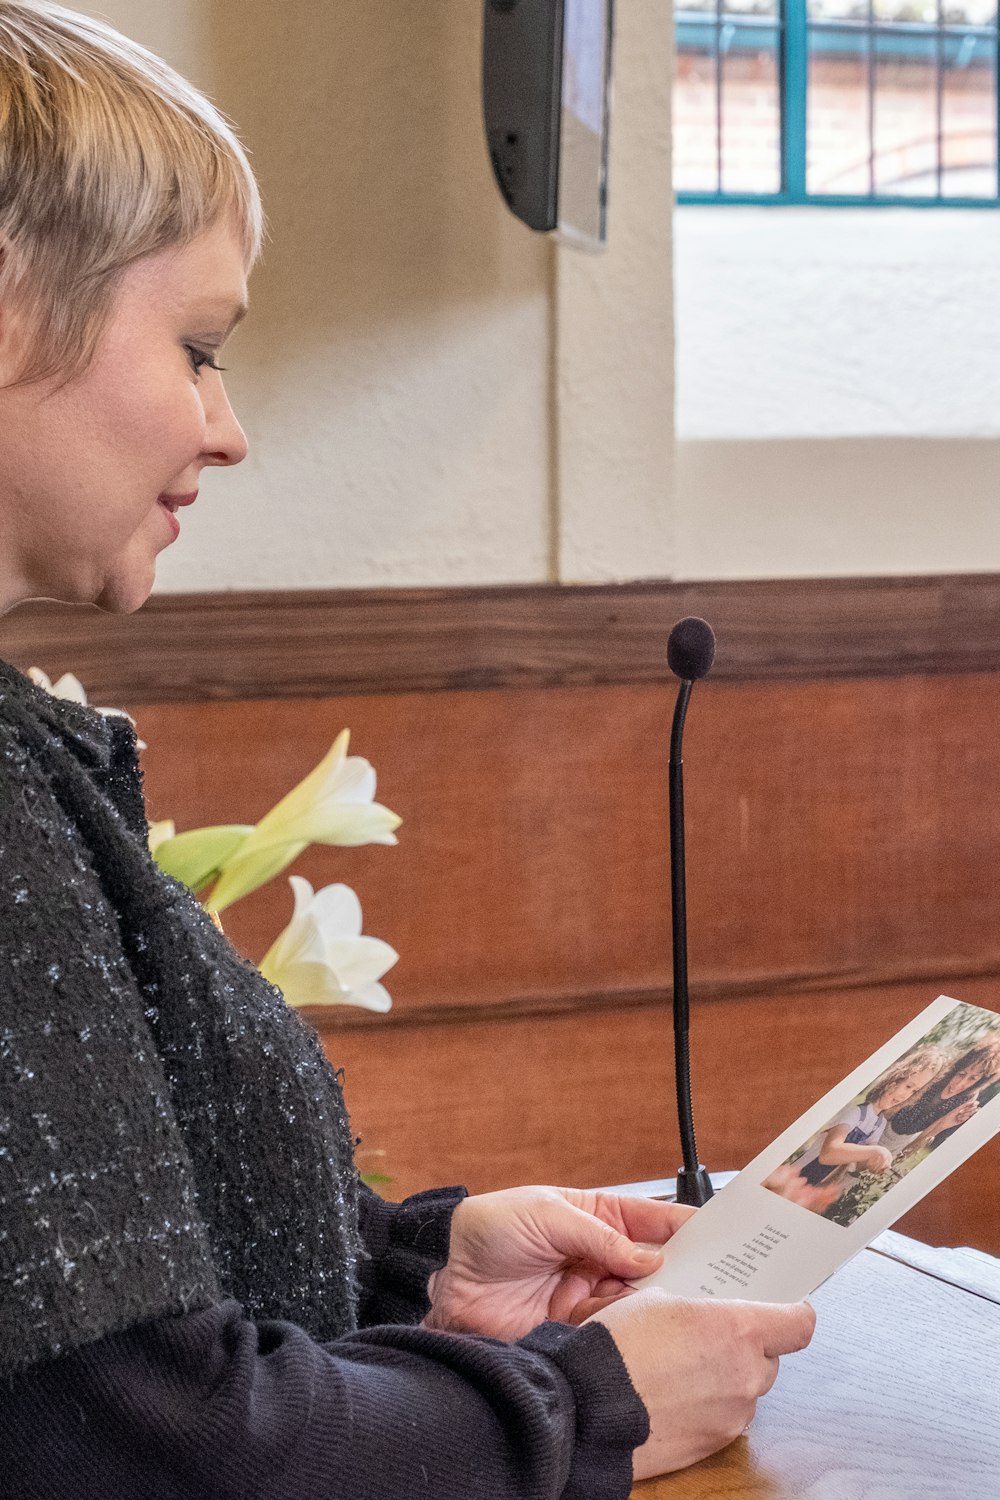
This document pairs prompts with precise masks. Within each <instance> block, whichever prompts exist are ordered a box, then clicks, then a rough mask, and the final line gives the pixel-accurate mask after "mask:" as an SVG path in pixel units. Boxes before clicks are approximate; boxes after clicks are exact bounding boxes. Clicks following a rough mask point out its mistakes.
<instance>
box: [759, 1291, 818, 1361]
mask: <svg viewBox="0 0 1000 1500" xmlns="http://www.w3.org/2000/svg"><path fill="white" fill-rule="evenodd" d="M746 1307H747V1311H748V1313H749V1315H750V1321H751V1323H752V1324H755V1325H756V1330H757V1333H758V1334H759V1336H760V1338H761V1342H762V1348H763V1353H764V1355H765V1357H766V1358H768V1359H775V1358H777V1356H778V1355H781V1354H795V1353H797V1352H798V1350H800V1349H804V1348H805V1347H806V1345H807V1344H808V1343H809V1340H810V1339H811V1338H812V1336H813V1330H814V1329H815V1327H816V1313H815V1311H814V1309H813V1308H812V1307H811V1306H810V1304H809V1303H808V1302H789V1303H778V1302H757V1303H747V1304H746Z"/></svg>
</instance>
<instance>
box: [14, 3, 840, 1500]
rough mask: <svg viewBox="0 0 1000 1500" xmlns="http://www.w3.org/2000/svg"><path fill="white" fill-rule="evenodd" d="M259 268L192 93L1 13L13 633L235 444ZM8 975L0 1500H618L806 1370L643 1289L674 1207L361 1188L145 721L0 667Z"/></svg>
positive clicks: (37, 21) (742, 1324) (228, 164)
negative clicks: (146, 786)
mask: <svg viewBox="0 0 1000 1500" xmlns="http://www.w3.org/2000/svg"><path fill="white" fill-rule="evenodd" d="M261 240H262V213H261V206H260V201H259V196H258V191H257V187H256V184H255V182H254V178H253V174H252V172H251V170H250V167H249V165H248V161H247V157H246V155H245V153H244V150H243V149H242V147H241V145H240V143H239V141H238V139H237V137H236V135H235V134H234V132H233V130H232V129H231V127H230V126H229V124H228V123H227V122H226V121H225V120H224V118H223V117H222V116H221V115H220V113H219V112H218V111H217V110H216V109H215V108H214V106H213V105H212V104H211V103H210V102H209V101H208V100H207V99H206V98H205V97H204V96H203V95H202V94H200V93H199V92H198V91H197V90H195V89H194V88H193V87H192V86H191V85H190V84H188V83H187V82H186V81H185V80H184V79H182V78H181V77H179V76H178V75H177V74H176V73H175V72H174V71H173V70H171V69H170V68H168V67H167V66H166V65H165V64H164V63H162V62H161V61H160V60H159V59H157V58H156V57H154V56H153V55H152V54H150V53H149V52H147V51H145V50H144V49H142V48H141V47H139V46H137V45H135V44H134V43H132V42H130V41H129V40H127V39H126V38H125V37H123V36H121V35H120V34H118V33H117V32H115V31H114V30H113V29H111V28H110V27H109V26H107V25H105V24H103V23H99V22H97V21H94V20H91V19H89V18H87V17H85V16H82V15H77V14H75V13H73V12H71V11H68V10H65V9H63V8H62V7H60V6H57V5H52V4H48V3H45V0H0V533H2V546H0V615H2V614H4V613H6V612H7V611H9V610H11V609H13V608H15V607H16V606H17V605H18V604H20V603H21V602H23V601H25V600H29V599H52V600H58V601H62V602H65V603H68V604H83V605H97V606H98V607H99V608H101V609H102V610H104V611H107V612H109V613H113V614H129V613H132V612H134V611H136V610H138V609H139V608H140V607H141V606H142V604H143V603H144V601H145V600H146V598H147V597H148V595H149V593H150V590H151V588H152V586H153V583H154V580H155V565H156V558H157V555H158V554H159V553H160V552H161V551H162V550H163V549H164V548H165V547H168V546H170V545H171V544H172V543H173V542H174V541H175V540H176V538H177V535H178V527H177V522H176V520H175V516H174V512H175V511H176V510H177V509H178V508H179V507H181V506H187V505H190V504H193V503H194V502H195V500H196V498H197V489H198V482H199V478H200V476H201V473H202V471H203V470H204V469H205V468H207V467H231V466H233V465H235V464H238V463H239V462H240V461H241V460H242V459H243V457H244V456H245V454H246V451H247V445H246V439H245V437H244V434H243V431H242V430H241V428H240V426H239V423H238V422H237V419H236V417H235V415H234V413H233V411H232V409H231V407H230V404H229V401H228V399H227V396H226V392H225V388H224V385H223V379H222V373H221V367H220V365H219V362H218V361H219V356H220V352H221V349H222V346H223V344H224V343H225V341H226V339H227V336H228V334H229V333H230V331H231V330H232V328H233V327H234V326H235V324H236V323H237V322H238V320H239V319H240V318H241V317H242V316H243V314H244V313H245V311H246V307H247V287H246V283H247V277H248V275H249V272H250V270H251V268H252V266H253V263H254V261H255V259H256V257H257V254H258V251H259V249H260V244H261ZM295 439H296V434H295V433H294V432H293V433H290V434H289V441H290V442H294V441H295ZM0 976H2V983H0V1375H2V1377H3V1394H2V1399H0V1472H2V1481H0V1483H2V1486H3V1494H4V1496H5V1500H29V1497H30V1500H37V1497H43V1496H44V1497H45V1500H62V1497H66V1500H126V1497H127V1500H137V1497H141V1500H236V1497H239V1500H334V1497H336V1500H390V1497H392V1500H396V1497H403V1496H413V1495H428V1496H433V1497H434V1500H472V1497H476V1500H479V1497H483V1500H486V1497H490V1500H507V1497H518V1500H559V1497H562V1500H585V1497H595V1500H597V1497H600V1500H618V1497H620V1500H626V1497H627V1496H628V1493H629V1489H630V1486H631V1484H632V1480H633V1477H640V1478H641V1477H644V1476H646V1475H650V1474H658V1473H662V1472H666V1471H669V1470H673V1469H677V1468H681V1467H683V1466H685V1465H687V1464H690V1463H693V1462H695V1461H696V1460H698V1459H700V1458H702V1457H704V1456H706V1455H707V1454H709V1453H712V1452H714V1451H715V1450H716V1449H718V1448H720V1447H722V1446H723V1445H725V1444H726V1443H728V1442H730V1441H731V1440H732V1439H733V1438H735V1437H736V1436H738V1435H739V1434H740V1433H741V1432H742V1431H743V1429H744V1428H745V1427H746V1425H747V1423H748V1422H749V1421H750V1419H751V1417H752V1415H753V1411H754V1406H755V1401H756V1399H757V1398H758V1397H759V1396H760V1395H761V1394H762V1393H763V1392H765V1391H766V1390H768V1389H769V1387H770V1386H771V1384H772V1383H773V1381H774V1379H775V1377H776V1374H777V1367H778V1356H780V1355H781V1354H783V1353H786V1352H789V1351H792V1350H795V1349H799V1348H802V1347H803V1346H804V1345H805V1344H806V1343H808V1341H809V1338H810V1336H811V1333H812V1329H813V1324H814V1315H813V1312H812V1309H811V1308H809V1307H808V1306H807V1305H806V1304H804V1303H799V1304H795V1305H791V1306H769V1305H764V1304H761V1305H757V1306H749V1305H744V1304H740V1303H729V1302H725V1301H716V1300H711V1299H709V1300H706V1301H704V1302H691V1301H679V1300H676V1299H672V1298H670V1297H668V1296H666V1295H665V1294H664V1293H662V1292H659V1291H654V1290H646V1291H642V1292H638V1293H635V1294H634V1295H633V1294H629V1289H628V1286H627V1283H628V1281H630V1280H635V1279H637V1278H638V1277H640V1276H642V1275H645V1274H647V1273H648V1272H650V1271H651V1270H653V1269H655V1267H656V1266H657V1265H658V1264H659V1262H660V1254H659V1252H658V1251H657V1250H655V1249H653V1250H644V1248H643V1246H642V1244H641V1243H639V1242H642V1241H651V1242H653V1243H654V1244H655V1245H660V1244H662V1243H664V1242H665V1241H666V1240H667V1239H668V1238H669V1236H670V1235H671V1233H672V1232H673V1231H674V1230H675V1229H676V1228H677V1227H678V1226H679V1225H680V1224H681V1223H682V1222H683V1221H684V1218H685V1217H686V1216H687V1214H688V1213H690V1212H692V1210H685V1209H681V1208H678V1207H676V1206H672V1205H669V1204H664V1203H656V1202H653V1201H652V1200H643V1199H629V1198H625V1197H617V1196H615V1195H606V1194H600V1193H597V1192H583V1191H577V1190H573V1189H560V1188H546V1187H528V1188H520V1189H509V1190H506V1191H503V1192H496V1193H487V1194H483V1195H479V1196H473V1197H469V1196H467V1195H466V1194H465V1192H464V1190H463V1189H460V1188H445V1189H437V1190H433V1191H430V1192H427V1193H423V1194H418V1195H416V1196H415V1197H413V1198H410V1199H407V1200H406V1201H405V1202H404V1203H402V1204H395V1203H387V1202H384V1201H382V1200H381V1199H380V1198H378V1197H377V1196H376V1195H375V1194H374V1193H373V1192H372V1191H371V1190H370V1189H368V1188H367V1187H366V1186H365V1184H364V1183H362V1182H361V1181H360V1180H359V1177H358V1173H357V1169H356V1166H355V1163H354V1159H353V1144H354V1143H353V1138H352V1132H351V1127H350V1123H349V1121H348V1118H347V1114H346V1111H345V1107H344V1101H343V1097H342V1094H341V1090H340V1085H339V1082H338V1078H337V1076H336V1074H335V1072H334V1070H333V1068H332V1067H331V1065H330V1063H329V1062H328V1060H327V1058H326V1056H325V1055H324V1053H323V1050H322V1047H321V1045H320V1042H319V1038H318V1036H317V1035H316V1033H315V1031H313V1030H312V1028H310V1027H309V1026H307V1025H306V1024H305V1023H304V1022H303V1021H302V1019H301V1018H300V1017H299V1016H298V1015H297V1014H296V1013H295V1012H294V1011H293V1010H292V1009H291V1008H290V1007H289V1006H288V1005H287V1004H286V1003H285V1001H284V998H283V996H282V994H281V992H280V991H279V990H277V989H276V988H275V987H274V986H273V985H271V984H269V983H268V982H267V981H266V980H265V979H264V978H263V976H262V975H261V974H260V972H259V971H258V970H256V969H255V968H254V966H253V965H252V964H250V963H248V962H247V961H245V960H244V959H243V958H242V957H241V956H240V955H239V954H238V953H237V952H236V950H235V949H234V948H233V947H232V945H231V944H230V943H229V941H228V939H227V938H226V937H225V936H224V934H223V933H221V932H220V931H219V930H218V929H217V928H216V927H215V925H214V924H213V923H212V921H211V919H210V917H209V916H208V914H207V913H206V912H205V911H204V910H203V909H202V907H201V906H200V905H199V903H198V901H197V900H196V898H195V896H194V895H193V894H192V893H191V892H190V891H189V890H188V889H187V888H186V887H184V886H182V885H181V884H179V883H178V882H177V881H175V880H172V879H171V878H170V877H169V876H167V875H165V874H164V873H163V872H162V871H161V870H160V869H159V867H158V866H157V865H156V863H155V862H154V860H153V858H152V856H151V854H150V851H149V846H148V824H147V821H146V815H145V807H144V801H143V789H142V773H141V769H140V766H139V762H138V757H137V746H136V736H135V730H134V727H133V725H132V724H131V722H130V721H129V720H128V719H127V718H126V717H122V716H117V717H116V716H104V715H102V714H101V713H100V712H99V711H98V710H96V709H92V708H89V707H88V706H86V705H82V704H76V703H73V702H70V701H66V700H61V699H56V698H54V697H52V696H51V695H49V694H48V693H46V692H45V690H44V689H43V688H42V687H40V686H36V685H35V684H34V683H32V682H31V681H30V680H29V679H28V678H27V677H25V676H24V675H23V674H22V673H21V672H20V671H18V670H16V669H15V668H14V667H13V666H11V665H9V664H7V663H6V662H0ZM528 1128H529V1127H528V1126H527V1125H526V1130H527V1129H528ZM428 1145H429V1153H430V1154H433V1142H430V1143H428Z"/></svg>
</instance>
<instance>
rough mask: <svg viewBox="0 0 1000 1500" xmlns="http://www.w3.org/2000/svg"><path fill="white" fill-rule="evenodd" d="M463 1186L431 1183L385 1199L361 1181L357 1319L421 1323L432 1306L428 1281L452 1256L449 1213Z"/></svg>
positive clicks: (463, 1192)
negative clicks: (410, 1193)
mask: <svg viewBox="0 0 1000 1500" xmlns="http://www.w3.org/2000/svg"><path fill="white" fill-rule="evenodd" d="M467 1196H468V1194H467V1193H466V1190H465V1188H462V1187H447V1188H433V1189H431V1191H430V1192H426V1193H414V1194H413V1196H412V1197H410V1198H404V1199H403V1201H402V1203H386V1202H385V1201H384V1199H382V1198H380V1197H379V1196H378V1194H377V1193H374V1192H373V1191H372V1189H371V1188H370V1187H368V1186H367V1184H366V1183H363V1182H362V1183H360V1184H359V1195H358V1221H359V1224H360V1227H361V1238H362V1241H363V1243H364V1247H365V1251H366V1252H367V1257H368V1258H367V1259H364V1258H363V1259H362V1260H361V1262H360V1265H359V1277H360V1281H361V1288H360V1298H359V1303H358V1322H359V1323H360V1325H361V1327H362V1328H366V1327H368V1326H369V1325H370V1324H372V1323H419V1322H420V1320H421V1319H422V1318H423V1317H425V1316H426V1314H427V1313H428V1311H429V1310H430V1301H429V1299H428V1296H427V1283H428V1281H429V1279H430V1277H431V1275H432V1273H433V1272H434V1271H437V1270H438V1269H439V1268H440V1267H441V1266H443V1265H444V1263H445V1261H446V1260H447V1259H448V1244H449V1240H450V1237H451V1216H452V1214H453V1213H454V1212H455V1209H456V1208H457V1207H458V1205H459V1204H460V1203H461V1202H462V1199H463V1198H465V1197H467Z"/></svg>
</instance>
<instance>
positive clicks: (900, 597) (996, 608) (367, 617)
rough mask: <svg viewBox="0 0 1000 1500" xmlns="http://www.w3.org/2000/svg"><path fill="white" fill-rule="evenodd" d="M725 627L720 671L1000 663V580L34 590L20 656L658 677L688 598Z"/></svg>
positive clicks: (455, 675) (852, 671)
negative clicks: (87, 595)
mask: <svg viewBox="0 0 1000 1500" xmlns="http://www.w3.org/2000/svg"><path fill="white" fill-rule="evenodd" d="M688 614H697V615H703V616H705V617H706V618H707V619H709V620H710V621H711V622H712V624H713V625H714V627H715V630H716V633H717V636H718V640H719V651H718V657H717V661H716V666H715V668H714V677H715V680H716V681H723V680H738V681H746V680H759V679H760V678H763V677H769V678H774V677H779V678H817V677H827V676H840V677H857V676H889V677H892V676H897V675H899V674H900V673H927V672H980V671H995V670H997V669H998V668H1000V628H998V627H1000V580H998V578H997V577H996V576H995V575H991V574H970V575H966V576H956V575H950V576H948V575H941V576H933V577H927V578H863V579H851V578H847V579H845V578H840V579H836V578H834V579H830V578H825V579H779V580H762V581H758V580H754V581H750V582H733V583H684V584H674V583H662V582H656V583H634V584H615V585H594V586H578V587H574V586H565V585H523V586H517V587H508V588H468V589H459V588H445V589H383V590H379V589H365V590H311V591H310V590H301V591H294V592H292V591H282V592H277V593H275V592H255V593H235V592H233V593H214V594H165V595H157V596H155V597H153V598H151V599H150V600H149V601H148V602H147V603H146V604H145V605H144V606H143V608H142V610H141V611H140V612H139V613H138V614H135V615H108V614H103V613H102V612H101V611H99V610H97V609H90V608H85V609H84V608H79V607H75V608H74V607H69V606H64V605H55V604H30V605H22V606H21V607H20V608H18V609H16V610H14V611H13V612H12V613H11V614H9V615H6V616H4V619H3V622H2V624H0V654H3V655H4V656H5V657H6V658H7V659H8V660H9V661H12V662H14V663H15V665H17V666H31V665H39V666H43V667H44V668H45V670H46V671H49V672H50V674H51V675H53V676H55V675H58V674H59V673H61V672H63V671H67V670H69V671H74V672H75V673H76V674H77V676H78V677H80V678H81V680H83V681H84V682H85V683H86V684H87V685H88V688H89V690H90V692H91V695H92V699H93V701H94V702H97V703H106V702H107V703H114V702H117V701H123V700H130V701H131V702H133V703H167V702H196V701H202V700H206V699H220V698H222V699H225V698H228V699H238V700H243V699H248V698H296V697H329V696H333V695H335V694H343V693H385V692H410V691H417V692H429V691H442V690H445V691H453V690H457V689H477V690H478V689H484V688H498V687H553V686H571V685H578V686H587V685H592V684H598V683H637V682H651V683H655V682H662V681H664V680H666V679H667V677H668V675H669V674H668V669H667V665H666V640H667V636H668V634H669V632H670V629H671V626H672V625H673V624H674V622H675V621H676V620H678V619H679V618H680V617H681V616H683V615H688Z"/></svg>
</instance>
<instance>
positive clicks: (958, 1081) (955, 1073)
mask: <svg viewBox="0 0 1000 1500" xmlns="http://www.w3.org/2000/svg"><path fill="white" fill-rule="evenodd" d="M998 1078H1000V1037H992V1038H989V1037H987V1038H986V1039H985V1040H983V1041H980V1042H977V1043H976V1045H975V1046H973V1047H970V1048H967V1050H966V1051H965V1052H963V1053H961V1054H960V1056H958V1057H957V1058H954V1059H953V1060H952V1062H951V1065H950V1066H949V1067H948V1068H947V1069H946V1070H945V1071H944V1072H943V1073H942V1075H941V1077H940V1078H938V1079H937V1080H936V1082H934V1083H932V1084H931V1085H930V1087H929V1088H927V1089H925V1090H924V1091H923V1093H922V1094H921V1095H920V1097H919V1098H918V1099H914V1101H913V1102H912V1104H904V1105H903V1106H902V1108H900V1109H896V1110H890V1111H889V1125H888V1129H887V1130H886V1132H885V1135H884V1136H883V1138H882V1144H883V1145H884V1146H885V1147H886V1149H887V1150H888V1151H890V1152H891V1153H892V1155H893V1157H894V1159H896V1161H897V1162H899V1163H900V1164H901V1162H902V1161H903V1160H906V1161H912V1159H913V1158H914V1157H915V1156H917V1155H918V1153H919V1152H921V1151H923V1150H924V1149H925V1148H926V1147H927V1146H931V1147H933V1146H939V1145H940V1144H941V1142H942V1141H943V1140H945V1139H946V1137H947V1136H949V1135H950V1134H951V1133H952V1131H953V1130H957V1129H958V1127H959V1126H960V1125H964V1124H965V1123H966V1121H967V1120H971V1119H972V1117H973V1115H974V1114H976V1113H977V1111H978V1109H979V1095H980V1094H981V1093H982V1091H983V1090H984V1089H986V1088H988V1087H989V1085H990V1084H991V1083H996V1081H997V1079H998Z"/></svg>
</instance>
